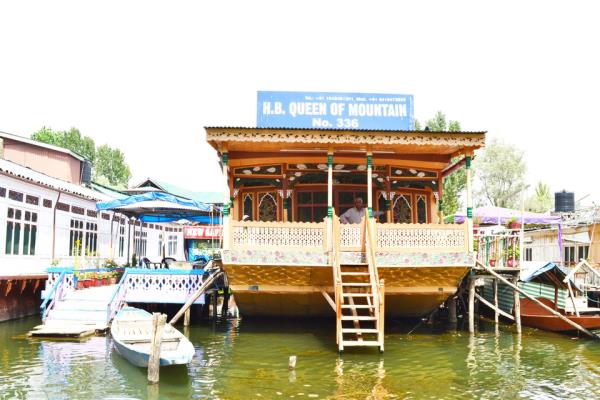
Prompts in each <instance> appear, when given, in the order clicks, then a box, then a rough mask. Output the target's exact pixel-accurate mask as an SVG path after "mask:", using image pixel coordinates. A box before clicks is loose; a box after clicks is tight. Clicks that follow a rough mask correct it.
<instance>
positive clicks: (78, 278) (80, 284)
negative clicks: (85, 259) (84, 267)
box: [75, 273, 85, 290]
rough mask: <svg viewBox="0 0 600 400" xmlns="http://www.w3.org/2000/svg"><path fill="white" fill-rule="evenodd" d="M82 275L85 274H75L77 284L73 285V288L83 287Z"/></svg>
mask: <svg viewBox="0 0 600 400" xmlns="http://www.w3.org/2000/svg"><path fill="white" fill-rule="evenodd" d="M84 275H85V274H82V273H77V275H76V276H77V285H76V286H75V290H78V289H83V288H85V286H84V285H83V284H84V282H85V281H84Z"/></svg>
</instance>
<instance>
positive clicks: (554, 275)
mask: <svg viewBox="0 0 600 400" xmlns="http://www.w3.org/2000/svg"><path fill="white" fill-rule="evenodd" d="M569 272H570V271H569V270H568V269H567V268H565V267H562V266H560V265H558V264H556V263H553V262H549V263H547V264H545V265H543V266H541V267H534V268H531V269H529V270H526V271H523V272H521V281H522V282H541V283H546V284H549V285H552V286H557V287H559V288H564V289H566V288H567V283H566V282H565V281H564V280H565V278H566V277H567V276H568V275H569ZM571 285H572V286H573V288H575V289H577V290H581V289H579V286H578V285H577V284H576V283H575V282H574V281H573V280H571Z"/></svg>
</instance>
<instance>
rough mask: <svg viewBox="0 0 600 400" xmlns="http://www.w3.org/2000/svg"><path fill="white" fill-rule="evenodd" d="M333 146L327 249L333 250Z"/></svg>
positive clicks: (329, 165) (329, 160)
mask: <svg viewBox="0 0 600 400" xmlns="http://www.w3.org/2000/svg"><path fill="white" fill-rule="evenodd" d="M332 218H333V148H331V147H330V148H329V150H327V250H328V251H330V252H332V251H333V221H332Z"/></svg>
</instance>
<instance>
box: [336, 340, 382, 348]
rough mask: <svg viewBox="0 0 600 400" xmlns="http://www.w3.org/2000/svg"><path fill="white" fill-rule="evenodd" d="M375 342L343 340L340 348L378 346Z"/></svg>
mask: <svg viewBox="0 0 600 400" xmlns="http://www.w3.org/2000/svg"><path fill="white" fill-rule="evenodd" d="M379 344H380V343H379V342H378V341H377V340H360V341H359V340H343V341H342V346H347V347H350V346H379Z"/></svg>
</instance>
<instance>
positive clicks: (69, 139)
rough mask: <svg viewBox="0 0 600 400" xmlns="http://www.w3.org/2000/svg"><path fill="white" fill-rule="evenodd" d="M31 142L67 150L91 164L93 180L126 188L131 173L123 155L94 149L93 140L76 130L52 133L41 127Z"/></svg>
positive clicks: (102, 147)
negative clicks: (35, 141)
mask: <svg viewBox="0 0 600 400" xmlns="http://www.w3.org/2000/svg"><path fill="white" fill-rule="evenodd" d="M31 138H32V139H33V140H37V141H39V142H43V143H47V144H52V145H54V146H59V147H63V148H65V149H69V150H71V151H72V152H74V153H77V154H79V155H80V156H83V157H84V158H85V159H87V160H88V161H90V162H91V163H92V167H93V169H94V180H96V181H102V182H108V183H109V184H111V185H114V186H119V187H127V183H128V182H129V178H130V177H131V171H130V169H129V166H128V165H127V163H126V162H125V155H124V154H123V152H122V151H121V150H119V149H115V148H111V147H109V146H108V145H102V146H99V147H98V148H96V144H95V143H94V140H93V139H92V138H91V137H89V136H82V135H81V132H80V131H79V129H77V128H71V129H69V130H68V131H54V130H52V129H51V128H48V127H45V126H44V127H42V129H40V130H39V131H37V132H34V133H33V134H32V135H31Z"/></svg>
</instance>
